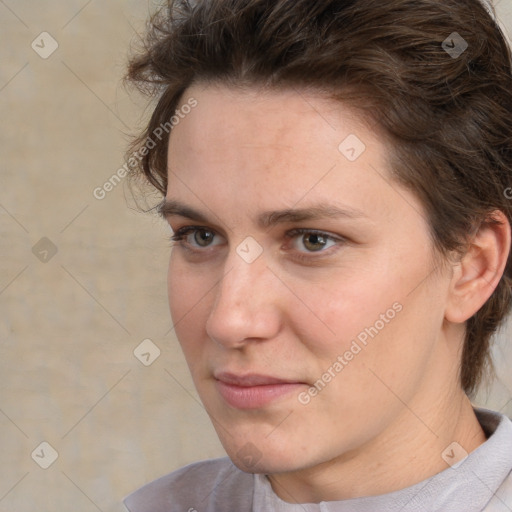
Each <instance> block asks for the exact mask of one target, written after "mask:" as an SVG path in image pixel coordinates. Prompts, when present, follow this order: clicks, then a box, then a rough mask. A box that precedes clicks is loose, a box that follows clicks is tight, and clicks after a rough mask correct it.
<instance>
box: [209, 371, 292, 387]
mask: <svg viewBox="0 0 512 512" xmlns="http://www.w3.org/2000/svg"><path fill="white" fill-rule="evenodd" d="M214 377H215V378H216V379H217V380H220V381H221V382H224V383H225V384H231V385H233V386H240V387H251V386H265V385H267V386H268V385H271V384H297V383H299V381H297V380H288V379H281V378H278V377H272V376H269V375H259V374H256V373H250V374H246V375H236V374H234V373H229V372H219V373H215V374H214Z"/></svg>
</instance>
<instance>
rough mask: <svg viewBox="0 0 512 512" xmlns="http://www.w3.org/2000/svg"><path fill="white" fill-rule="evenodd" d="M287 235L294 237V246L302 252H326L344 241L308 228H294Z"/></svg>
mask: <svg viewBox="0 0 512 512" xmlns="http://www.w3.org/2000/svg"><path fill="white" fill-rule="evenodd" d="M287 236H288V237H290V238H292V239H293V241H292V246H293V247H294V249H297V250H298V251H300V252H310V253H314V252H324V251H326V250H327V249H329V248H330V247H333V246H335V245H337V244H339V243H340V242H342V240H341V239H340V238H339V237H335V236H334V235H330V234H328V233H324V232H322V231H315V230H307V229H296V230H293V231H291V232H290V233H288V235H287Z"/></svg>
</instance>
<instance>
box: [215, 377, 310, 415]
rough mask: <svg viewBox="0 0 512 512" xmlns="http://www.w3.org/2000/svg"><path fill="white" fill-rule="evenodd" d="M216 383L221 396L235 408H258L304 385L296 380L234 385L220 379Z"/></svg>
mask: <svg viewBox="0 0 512 512" xmlns="http://www.w3.org/2000/svg"><path fill="white" fill-rule="evenodd" d="M216 383H217V388H218V390H219V392H220V394H221V396H222V398H224V400H225V401H226V402H227V403H228V404H229V405H231V406H232V407H235V408H236V409H259V408H260V407H263V406H265V405H268V404H270V403H272V402H274V401H275V400H277V399H279V398H281V397H284V396H285V395H288V394H290V393H292V392H294V391H297V390H298V389H299V388H300V387H301V386H304V384H300V383H298V382H293V383H283V384H267V385H263V386H249V387H244V386H235V385H234V384H227V383H225V382H222V381H220V380H217V381H216Z"/></svg>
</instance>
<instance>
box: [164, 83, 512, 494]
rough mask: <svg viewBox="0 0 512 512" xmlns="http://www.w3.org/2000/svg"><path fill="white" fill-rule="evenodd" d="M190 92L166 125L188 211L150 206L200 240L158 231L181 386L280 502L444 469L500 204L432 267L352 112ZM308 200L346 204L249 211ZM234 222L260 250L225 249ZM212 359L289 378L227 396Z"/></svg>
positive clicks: (493, 276) (470, 437) (461, 427)
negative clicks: (234, 402) (460, 248)
mask: <svg viewBox="0 0 512 512" xmlns="http://www.w3.org/2000/svg"><path fill="white" fill-rule="evenodd" d="M190 97H194V98H196V99H197V101H198V106H197V107H196V108H195V109H194V110H193V111H192V112H191V113H190V114H188V115H187V116H186V118H185V119H183V120H182V121H181V122H180V123H179V124H178V125H177V126H175V127H174V129H173V131H172V133H171V137H170V142H169V187H168V192H167V197H166V198H167V200H169V201H179V202H180V203H182V204H183V205H186V206H187V207H188V208H191V209H193V210H195V211H198V212H200V213H201V214H202V216H203V217H205V219H203V221H201V222H198V221H197V220H193V219H190V218H189V214H188V213H183V212H182V213H179V212H177V211H176V209H171V208H169V209H167V211H165V209H164V213H165V214H166V215H165V216H166V218H167V220H168V222H169V223H170V225H171V228H172V230H173V231H174V232H175V233H176V232H178V231H179V230H181V229H182V228H186V227H187V226H201V227H202V229H204V230H206V231H204V232H202V233H203V234H204V233H206V235H207V238H206V240H207V244H206V246H202V245H198V243H197V241H198V240H199V242H201V240H202V239H201V237H195V234H196V233H195V232H191V233H188V234H186V235H185V236H184V237H182V239H181V240H179V241H176V242H175V246H174V247H173V249H172V251H171V258H170V264H169V273H168V292H169V303H170V309H171V315H172V318H173V321H174V324H175V329H176V334H177V337H178V339H179V341H180V343H181V346H182V348H183V351H184V354H185V357H186V360H187V362H188V365H189V367H190V371H191V374H192V377H193V380H194V383H195V386H196V387H197V390H198V393H199V395H200V397H201V400H202V401H203V404H204V406H205V408H206V410H207V412H208V414H209V415H210V417H211V419H212V422H213V424H214V426H215V428H216V430H217V433H218V435H219V438H220V440H221V442H222V444H223V446H224V448H225V449H226V451H227V453H228V455H229V456H230V457H231V458H232V459H233V461H234V462H235V464H237V465H238V466H239V467H240V469H242V470H244V471H249V472H255V473H264V474H266V475H267V476H268V478H269V480H270V482H271V485H272V487H273V489H274V491H275V492H276V493H277V494H278V496H279V497H280V498H281V499H283V500H285V501H287V502H301V503H306V502H319V501H322V500H324V501H335V500H342V499H348V498H354V497H359V496H367V495H378V494H383V493H387V492H391V491H394V490H397V489H402V488H405V487H407V486H410V485H412V484H414V483H417V482H420V481H422V480H424V479H426V478H428V477H429V476H432V475H434V474H436V473H438V472H440V471H442V470H445V469H447V468H448V465H447V463H446V462H445V461H444V460H443V458H442V457H441V454H442V452H443V451H444V450H445V449H446V447H447V446H448V445H450V443H452V442H454V441H456V442H458V443H459V444H460V445H461V446H462V447H463V448H464V449H465V450H466V451H467V452H471V451H472V450H474V449H475V448H477V447H478V446H479V445H480V444H482V443H483V442H484V441H485V436H484V433H483V431H482V429H481V427H480V425H479V423H478V421H477V419H476V417H475V415H474V413H473V410H472V406H471V403H470V401H469V399H468V398H467V397H466V395H465V394H464V393H463V391H462V389H461V387H460V384H459V380H458V367H459V361H460V356H461V347H462V343H463V336H464V328H465V321H466V320H467V319H468V318H470V317H471V316H472V315H473V314H474V313H475V312H476V311H477V310H478V309H479V308H480V307H481V305H482V304H484V303H485V301H486V300H487V298H488V297H489V296H490V295H491V293H492V291H493V290H494V288H495V287H496V285H497V284H498V282H499V279H500V277H501V275H502V273H503V270H504V265H505V261H506V257H507V254H508V247H509V246H510V226H509V224H508V222H507V220H506V218H505V217H504V216H503V214H501V212H496V217H497V218H498V219H500V220H502V224H501V225H498V226H490V227H485V226H484V227H481V228H480V230H479V231H478V232H477V234H476V235H475V236H474V238H473V239H472V240H471V243H470V245H469V246H468V251H467V253H466V255H465V256H464V257H463V258H462V257H459V258H455V257H454V258H453V260H450V261H449V262H445V264H444V265H442V264H440V263H439V261H438V259H436V258H435V255H434V252H433V248H432V242H431V238H430V236H429V229H428V225H427V221H426V217H425V215H424V213H423V208H422V205H421V204H420V202H419V200H418V199H417V198H416V197H415V196H414V194H412V193H411V192H410V191H409V190H406V189H405V188H403V187H401V186H400V185H398V184H397V183H395V182H393V181H392V179H391V177H390V173H389V170H388V155H387V150H388V144H387V143H386V141H385V139H384V137H382V136H381V135H379V134H378V133H377V132H376V131H375V129H372V128H371V127H369V126H367V125H365V124H364V123H363V122H362V121H361V119H360V118H359V117H358V116H357V113H355V112H354V111H353V110H352V109H350V108H348V107H347V106H345V105H342V104H340V103H335V102H333V101H332V100H329V99H325V98H322V97H321V96H320V95H319V94H314V93H311V92H309V93H307V92H306V91H302V92H297V91H293V90H285V91H272V92H269V91H267V92H265V91H261V90H257V89H244V90H242V89H234V88H229V87H228V86H223V85H217V86H213V85H210V86H203V85H199V84H196V85H193V86H192V87H191V88H190V89H189V90H187V91H186V92H185V94H184V100H183V102H184V103H185V102H186V100H187V98H190ZM350 134H355V135H357V137H358V138H359V139H360V140H361V141H363V142H364V144H365V146H366V150H365V151H364V153H363V154H362V155H361V156H360V157H359V158H358V159H357V160H356V161H354V162H351V161H349V160H348V159H347V158H345V156H344V155H343V154H341V152H340V151H339V150H338V146H339V145H340V143H341V142H342V141H343V140H344V139H345V138H346V137H347V136H348V135H350ZM319 205H320V206H326V205H330V206H336V207H338V208H343V209H349V210H357V211H358V213H359V215H358V216H357V217H353V218H352V217H336V218H334V217H333V218H329V217H325V216H324V217H319V218H315V219H309V220H302V221H297V220H294V219H288V220H287V221H286V222H284V223H279V224H275V225H272V226H262V225H260V224H259V222H258V218H259V217H260V216H261V214H262V213H263V212H269V211H278V210H284V209H290V208H291V209H298V208H300V209H302V208H309V207H313V206H319ZM297 228H302V229H314V230H319V231H322V232H325V233H327V234H330V235H331V236H333V237H335V238H334V239H333V240H330V239H329V238H326V239H324V241H326V244H325V245H324V246H322V245H321V244H320V250H319V251H311V250H310V249H311V247H313V248H317V247H318V245H319V244H318V240H315V238H314V237H313V238H311V234H309V235H308V234H294V233H293V232H292V230H294V229H297ZM206 235H205V236H206ZM249 236H250V237H252V238H253V239H255V240H256V241H257V242H258V244H259V245H260V246H261V249H262V254H261V255H260V256H259V257H258V258H257V259H256V260H255V261H253V262H252V263H247V262H246V261H244V259H242V257H240V255H239V254H238V253H237V247H238V246H239V245H240V244H241V243H242V242H243V241H244V240H245V239H246V238H247V237H249ZM327 240H328V241H327ZM312 241H313V242H317V243H316V244H312V243H311V242H312ZM397 303H398V304H399V305H400V306H401V310H400V312H398V313H396V315H395V316H394V318H393V319H392V320H389V321H388V322H387V323H385V326H384V328H382V329H381V330H379V332H378V335H376V336H375V337H374V338H373V339H372V338H370V339H369V341H368V343H367V346H365V347H364V348H363V349H362V350H361V351H360V352H359V353H358V354H357V355H356V356H355V357H354V358H353V359H352V360H351V361H348V362H347V365H346V366H344V367H343V370H342V371H341V372H339V373H335V377H333V378H332V379H331V380H330V382H328V384H327V385H326V386H325V387H324V388H323V389H322V390H321V392H319V393H318V394H317V395H316V396H314V397H312V398H311V400H310V401H309V403H307V404H306V405H305V404H303V403H301V402H300V401H299V399H298V395H299V393H300V392H302V393H307V391H308V389H309V388H310V387H312V386H314V383H315V382H317V381H318V379H319V378H321V377H322V375H324V374H325V372H326V370H327V369H328V368H332V366H333V363H334V362H335V361H336V360H337V358H338V356H339V355H343V354H344V353H345V352H346V351H347V350H349V349H350V347H351V343H352V341H353V340H354V339H356V337H357V336H358V334H359V333H361V332H362V331H364V329H365V328H367V327H370V326H373V325H375V323H376V321H377V320H379V318H381V316H380V315H382V314H385V313H386V311H387V310H388V309H390V308H392V305H393V304H397ZM218 371H230V372H233V373H237V374H248V373H257V374H264V375H271V376H274V377H279V378H283V379H289V380H294V381H298V382H301V383H302V384H301V385H300V386H299V388H298V389H297V390H295V391H294V392H292V393H289V394H286V395H284V396H282V397H280V398H279V399H277V400H275V401H274V402H272V403H270V404H269V405H266V406H264V407H261V408H258V409H251V410H241V409H238V408H235V407H232V406H230V405H229V404H227V403H226V401H225V400H224V399H223V398H222V396H221V395H220V394H219V392H218V388H217V385H216V381H215V378H214V376H213V375H214V373H215V372H218ZM331 373H332V371H331ZM331 376H332V375H331ZM302 396H304V395H302ZM247 453H249V454H251V455H253V457H252V459H251V460H250V463H248V459H246V458H244V457H243V456H242V455H243V454H245V455H246V454H247ZM369 475H371V478H369Z"/></svg>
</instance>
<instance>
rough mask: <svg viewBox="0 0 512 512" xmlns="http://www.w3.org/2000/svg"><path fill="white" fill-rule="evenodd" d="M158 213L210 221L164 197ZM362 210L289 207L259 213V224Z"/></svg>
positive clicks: (344, 215)
mask: <svg viewBox="0 0 512 512" xmlns="http://www.w3.org/2000/svg"><path fill="white" fill-rule="evenodd" d="M157 211H158V213H159V214H160V215H161V216H162V217H163V218H164V219H167V218H168V217H174V216H177V217H184V218H186V219H190V220H193V221H195V222H203V223H209V222H211V221H210V220H209V219H208V216H207V215H206V214H204V213H203V212H201V211H198V210H195V209H194V208H191V207H190V206H187V205H186V204H183V203H181V202H179V201H175V200H169V199H164V200H163V201H162V202H161V203H160V204H159V205H158V207H157ZM366 217H367V215H365V214H364V213H363V212H362V211H361V210H357V209H353V208H338V207H337V206H333V205H324V204H320V205H314V206H310V207H308V208H298V209H297V208H287V209H284V210H275V211H269V212H263V213H261V214H259V215H258V224H259V225H260V226H261V227H262V228H270V227H272V226H275V225H277V224H285V223H293V222H304V221H308V220H318V219H325V218H347V219H360V218H366Z"/></svg>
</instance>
